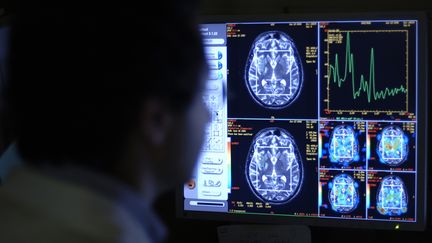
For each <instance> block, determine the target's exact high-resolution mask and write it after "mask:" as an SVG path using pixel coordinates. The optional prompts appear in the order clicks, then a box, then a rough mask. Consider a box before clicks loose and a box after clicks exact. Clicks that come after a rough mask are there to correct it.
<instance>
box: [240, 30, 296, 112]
mask: <svg viewBox="0 0 432 243" xmlns="http://www.w3.org/2000/svg"><path fill="white" fill-rule="evenodd" d="M245 80H246V86H247V88H248V90H249V93H250V94H251V96H252V97H253V99H254V100H255V102H256V103H258V104H259V105H260V106H262V107H264V108H267V109H283V108H286V107H288V106H289V105H290V104H291V103H292V102H294V101H295V100H296V98H297V97H298V95H299V93H300V90H301V87H302V83H303V69H302V63H301V59H300V55H299V52H298V51H297V48H296V46H295V44H294V42H293V40H292V39H291V38H290V37H289V36H288V35H287V34H285V33H284V32H281V31H268V32H264V33H262V34H260V35H259V36H258V37H257V38H256V39H255V41H254V42H253V44H252V47H251V50H250V52H249V56H248V60H247V63H246V69H245Z"/></svg>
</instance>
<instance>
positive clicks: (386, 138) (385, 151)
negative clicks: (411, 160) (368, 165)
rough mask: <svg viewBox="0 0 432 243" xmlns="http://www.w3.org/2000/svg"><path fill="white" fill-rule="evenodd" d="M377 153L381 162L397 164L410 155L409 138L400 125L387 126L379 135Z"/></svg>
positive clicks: (390, 164) (391, 164)
mask: <svg viewBox="0 0 432 243" xmlns="http://www.w3.org/2000/svg"><path fill="white" fill-rule="evenodd" d="M377 140H378V141H377V148H376V150H377V154H378V157H379V160H380V162H381V163H383V164H386V165H389V166H397V165H400V164H402V163H403V162H405V161H406V159H407V157H408V150H409V149H408V143H409V139H408V137H407V136H406V135H405V134H404V132H403V131H402V129H401V128H400V127H398V126H395V125H391V126H388V127H385V128H384V129H383V130H382V131H381V133H380V134H378V136H377Z"/></svg>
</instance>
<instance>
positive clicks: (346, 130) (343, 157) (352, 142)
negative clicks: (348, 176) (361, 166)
mask: <svg viewBox="0 0 432 243" xmlns="http://www.w3.org/2000/svg"><path fill="white" fill-rule="evenodd" d="M329 158H330V161H331V162H332V163H339V164H343V165H348V164H349V163H351V162H353V161H358V160H359V159H360V156H359V146H358V140H357V138H356V135H355V132H354V129H353V128H352V127H351V126H348V125H339V126H336V127H335V128H334V130H333V133H332V135H331V137H330V148H329Z"/></svg>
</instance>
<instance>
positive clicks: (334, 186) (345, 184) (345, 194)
mask: <svg viewBox="0 0 432 243" xmlns="http://www.w3.org/2000/svg"><path fill="white" fill-rule="evenodd" d="M357 188H358V184H357V182H355V181H354V179H353V178H352V177H351V176H350V175H347V174H339V175H337V176H335V178H334V179H333V180H332V181H331V182H330V183H329V190H330V193H329V202H330V204H331V207H332V209H333V211H335V212H338V213H349V212H352V211H353V210H354V209H356V208H357V205H358V203H359V193H358V190H357Z"/></svg>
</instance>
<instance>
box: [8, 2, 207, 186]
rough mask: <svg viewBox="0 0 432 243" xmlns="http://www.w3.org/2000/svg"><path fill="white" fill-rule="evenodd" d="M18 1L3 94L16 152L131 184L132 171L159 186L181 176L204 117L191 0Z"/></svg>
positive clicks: (186, 170) (36, 162)
mask: <svg viewBox="0 0 432 243" xmlns="http://www.w3.org/2000/svg"><path fill="white" fill-rule="evenodd" d="M21 2H22V3H21V5H20V6H19V7H18V12H17V16H16V19H15V20H14V23H13V26H12V39H11V52H10V53H11V58H10V67H11V69H10V81H11V82H10V86H9V87H8V89H7V93H6V98H7V101H8V107H9V108H10V114H11V116H12V119H13V121H14V124H15V128H14V130H15V135H16V137H17V147H18V151H19V152H20V153H21V155H22V156H23V158H24V159H26V160H27V161H29V162H30V163H32V164H34V165H41V164H43V165H45V164H50V165H54V166H56V165H61V164H68V163H73V164H80V165H83V166H85V167H89V168H90V169H93V170H98V171H102V172H104V173H108V174H112V175H114V176H118V177H121V178H122V179H125V178H127V177H128V176H129V177H130V179H129V182H132V183H135V180H136V178H135V177H136V176H137V175H139V174H140V173H141V172H140V171H139V170H140V169H141V168H140V167H144V168H145V169H147V170H149V171H151V172H152V173H155V175H154V176H155V177H160V178H159V179H160V180H161V181H163V180H166V181H168V184H172V183H174V182H179V180H185V179H186V177H187V176H188V175H189V173H190V172H191V170H192V167H193V164H194V162H195V159H196V156H197V154H198V152H199V149H200V146H201V142H202V141H201V140H202V138H203V130H204V127H205V124H206V122H207V120H208V114H207V113H208V111H207V109H206V107H205V106H204V104H203V102H202V100H201V95H200V92H201V91H202V88H203V86H204V78H205V75H206V72H207V66H206V64H205V60H204V54H203V49H202V45H201V40H200V37H199V33H198V28H197V24H196V22H195V6H194V3H193V1H191V0H189V1H187V0H185V1H178V0H168V1H155V2H153V3H152V4H151V5H147V6H145V7H141V6H132V5H128V6H126V7H124V6H119V4H120V3H117V4H116V5H115V6H99V8H92V7H89V6H86V5H85V1H72V2H71V4H65V3H62V4H59V3H57V5H46V6H42V5H36V4H35V3H32V2H38V4H40V1H31V0H29V1H21ZM57 2H58V1H57ZM60 2H62V1H60ZM79 2H81V3H84V4H82V5H79ZM137 161H148V162H150V163H148V164H145V165H142V164H139V163H138V164H137ZM140 163H141V162H140ZM137 170H138V171H137Z"/></svg>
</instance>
